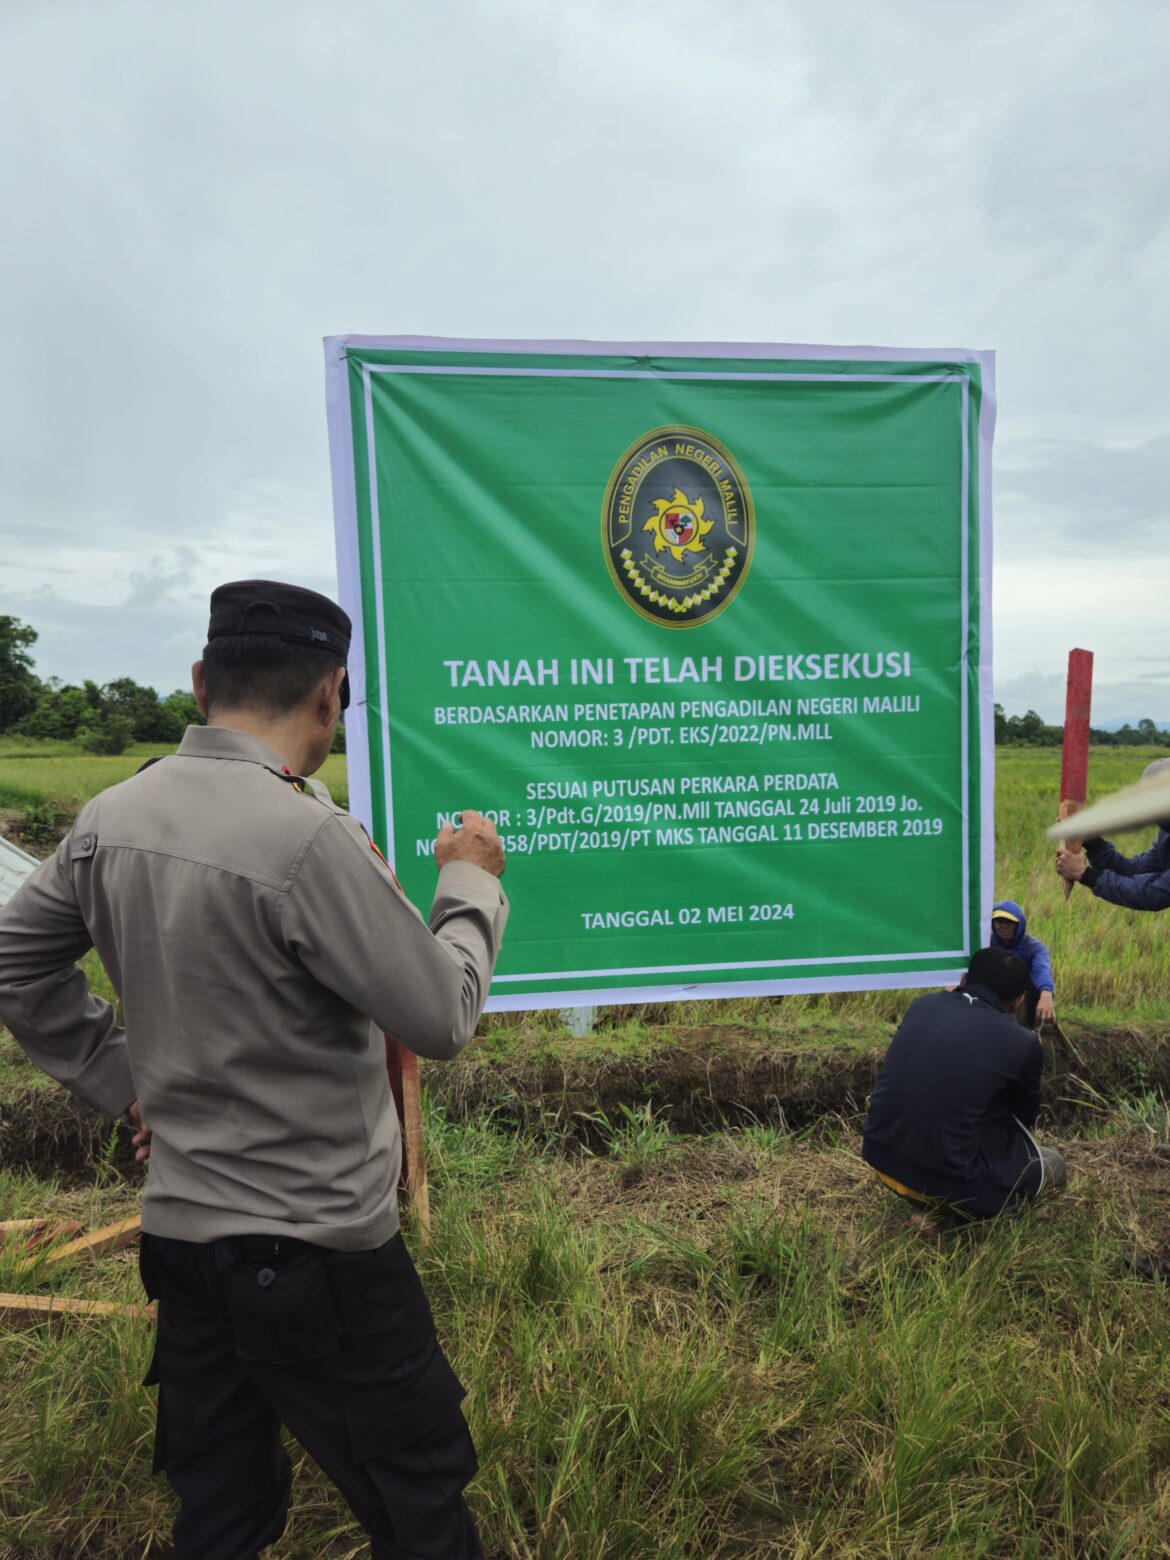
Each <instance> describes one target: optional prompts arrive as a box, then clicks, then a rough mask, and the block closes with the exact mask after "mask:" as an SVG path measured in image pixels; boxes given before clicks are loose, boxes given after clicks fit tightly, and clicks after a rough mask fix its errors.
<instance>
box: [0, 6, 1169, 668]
mask: <svg viewBox="0 0 1170 1560" xmlns="http://www.w3.org/2000/svg"><path fill="white" fill-rule="evenodd" d="M1168 42H1170V13H1167V12H1165V11H1163V10H1161V9H1160V8H1157V7H1153V6H1145V5H1133V4H1124V3H1123V4H1121V5H1117V4H1106V3H1104V0H1086V3H1085V4H1083V5H1078V6H1075V7H1069V6H1067V5H1061V4H1056V3H1053V0H1023V3H1021V4H1019V5H1016V6H1013V7H1010V8H1008V7H1001V8H985V9H984V11H983V12H981V13H980V19H979V26H978V27H976V28H973V27H972V26H971V25H970V16H969V15H968V13H967V12H965V11H963V10H961V9H959V8H956V7H945V6H938V5H937V4H930V3H927V0H892V3H891V4H888V5H883V6H880V7H879V6H866V5H861V4H856V3H853V4H850V3H844V4H841V5H838V6H828V7H820V8H814V7H811V6H810V7H784V6H776V5H773V4H770V3H765V0H727V4H725V5H724V6H723V7H721V8H718V10H716V11H713V10H712V9H711V8H710V7H709V6H706V5H700V4H698V3H697V0H684V3H672V4H670V5H667V4H665V3H653V0H652V3H650V4H647V5H642V6H631V5H628V4H626V3H619V0H581V3H580V4H577V5H574V6H572V7H567V8H566V7H557V6H549V5H547V4H546V3H544V0H498V3H496V4H494V5H491V6H485V5H482V4H476V3H473V0H443V3H441V4H438V5H433V6H411V5H407V4H405V3H403V0H349V3H347V4H346V5H345V6H335V7H325V6H321V5H319V4H317V3H315V0H312V3H310V0H255V3H253V4H250V5H248V6H240V5H238V4H235V3H228V0H203V3H201V4H200V5H199V6H192V7H181V6H180V7H173V6H172V7H163V6H158V5H155V4H152V3H150V0H106V3H104V4H103V5H102V6H101V7H94V6H92V5H90V4H89V3H87V0H56V3H55V4H54V5H53V6H43V5H37V4H35V3H33V0H9V4H7V5H6V6H5V7H3V10H2V14H0V137H2V138H3V142H4V144H5V146H6V147H8V148H9V154H8V155H7V156H6V157H5V158H4V159H3V160H2V162H0V202H2V203H3V209H4V210H5V212H6V214H8V216H9V219H10V221H9V227H10V229H11V231H12V232H13V233H14V234H15V235H16V241H14V242H10V243H9V244H7V245H6V246H5V248H4V251H3V255H2V257H0V279H2V283H3V285H0V330H2V339H3V341H4V343H5V350H4V353H3V355H2V357H0V441H2V443H3V448H2V450H0V559H2V560H6V562H4V563H3V564H0V610H2V611H15V612H17V615H21V616H25V617H26V618H29V619H31V620H34V621H35V622H36V623H37V624H38V626H40V627H41V629H42V645H41V647H40V648H42V649H43V651H44V654H45V657H46V658H50V657H51V658H52V659H53V662H54V666H53V669H54V670H60V672H61V674H62V675H66V676H74V677H77V676H80V675H83V673H84V667H85V666H86V665H88V664H89V662H90V661H91V660H93V659H95V658H96V659H99V660H103V664H104V658H106V657H107V655H109V656H113V655H114V654H115V652H117V653H118V654H121V655H124V656H130V655H133V656H134V657H138V658H139V659H137V660H133V661H131V660H123V661H122V663H121V664H120V665H118V666H117V667H112V668H111V670H110V675H114V674H116V673H117V672H131V673H132V674H134V675H139V676H141V677H142V678H143V679H144V680H148V681H155V682H158V683H160V684H161V683H166V682H168V681H172V680H173V679H174V677H175V676H176V672H175V665H176V659H175V657H174V656H172V655H171V653H170V652H164V651H163V650H162V648H161V647H162V646H163V645H164V644H166V643H168V642H170V641H171V640H172V639H174V638H175V637H176V636H180V637H181V636H182V635H183V634H186V633H188V632H190V631H189V630H187V629H185V628H184V627H183V623H185V622H188V621H190V622H194V623H196V624H197V625H198V620H199V618H200V615H201V614H202V613H204V612H205V610H206V593H207V591H208V590H209V589H210V587H211V586H212V585H213V584H214V583H216V581H217V580H219V579H223V578H226V577H242V576H244V575H247V574H282V575H285V576H286V577H290V578H297V579H300V580H302V581H303V582H304V583H306V584H311V585H313V586H314V587H315V588H319V589H325V590H332V589H333V587H334V583H335V581H334V576H333V539H332V525H331V518H330V499H329V486H328V460H327V452H326V441H325V422H324V393H323V374H322V361H321V348H320V338H321V337H322V336H323V335H325V334H327V333H330V332H333V331H345V330H352V331H366V332H378V331H382V332H397V331H420V332H429V333H439V334H450V335H483V336H493V335H496V336H522V335H531V336H554V337H563V336H590V335H592V336H598V337H604V338H610V339H623V338H629V339H634V340H637V339H662V340H687V339H715V340H720V339H722V340H735V339H740V340H748V341H753V340H754V341H760V340H773V341H785V340H789V341H810V340H811V341H818V340H819V341H838V342H851V341H852V342H879V343H883V342H884V343H887V344H891V345H930V344H936V345H970V346H992V347H996V348H997V349H998V350H999V353H1000V359H999V395H1000V418H999V429H998V435H997V438H998V469H999V473H1000V476H999V492H998V515H999V519H1000V524H999V532H998V538H997V558H998V560H999V561H998V566H997V592H998V597H997V599H998V600H999V602H1000V603H1001V605H1000V607H999V608H998V609H997V622H996V646H997V667H998V668H999V669H1000V670H1001V672H1004V673H1006V674H1007V675H1008V677H1009V678H1010V677H1011V675H1012V674H1013V673H1016V674H1017V675H1025V674H1023V673H1022V671H1021V669H1022V668H1025V667H1029V666H1040V667H1048V666H1053V667H1060V666H1062V665H1063V655H1064V651H1065V650H1066V649H1067V644H1068V636H1069V633H1070V628H1069V619H1070V616H1071V618H1073V619H1077V618H1078V617H1079V618H1080V619H1081V620H1082V621H1083V618H1084V616H1085V613H1084V607H1085V604H1086V603H1088V602H1090V601H1091V602H1092V607H1093V611H1092V620H1091V626H1092V633H1093V635H1094V645H1095V647H1096V648H1097V650H1098V655H1099V661H1098V669H1099V673H1100V674H1101V675H1102V676H1109V677H1111V678H1114V679H1115V680H1117V681H1118V684H1119V685H1121V684H1122V682H1123V680H1125V679H1128V680H1129V681H1131V682H1132V681H1133V680H1134V679H1133V678H1131V677H1130V673H1131V671H1133V670H1136V669H1135V668H1134V667H1133V665H1132V662H1133V659H1134V658H1135V657H1136V656H1139V655H1142V654H1144V653H1146V652H1147V651H1148V650H1149V648H1150V636H1151V634H1152V633H1153V632H1154V628H1153V620H1152V618H1151V617H1150V615H1149V613H1148V611H1142V612H1140V613H1139V612H1135V610H1134V604H1133V601H1132V600H1131V599H1128V596H1127V592H1126V591H1125V588H1124V586H1125V581H1126V574H1125V572H1124V571H1125V568H1126V566H1127V565H1128V566H1129V567H1131V568H1133V569H1136V570H1143V571H1146V572H1147V573H1148V572H1149V571H1150V569H1151V568H1152V567H1156V566H1157V560H1165V561H1166V562H1167V563H1170V556H1167V555H1170V533H1167V532H1166V530H1165V525H1164V521H1165V518H1166V515H1165V498H1164V494H1165V493H1166V492H1167V491H1168V488H1167V482H1166V477H1167V475H1168V474H1170V473H1168V465H1170V422H1168V418H1167V414H1166V412H1165V409H1164V408H1165V401H1164V394H1163V391H1162V384H1161V363H1162V360H1163V357H1164V355H1165V354H1164V348H1165V345H1166V341H1167V335H1168V327H1170V301H1168V294H1167V291H1166V288H1165V283H1164V278H1165V275H1166V271H1167V265H1168V263H1170V226H1168V217H1170V200H1168V197H1167V191H1168V190H1170V167H1168V161H1170V134H1167V131H1168V130H1170V124H1168V122H1167V115H1168V112H1170V108H1168V104H1170V98H1168V95H1167V94H1166V93H1165V91H1164V86H1163V82H1162V79H1161V75H1162V68H1163V62H1164V60H1165V58H1166V48H1167V43H1168ZM1163 534H1166V535H1167V537H1168V540H1167V541H1166V542H1165V543H1163V541H1162V540H1161V538H1162V535H1163ZM1054 556H1059V557H1060V558H1061V559H1062V560H1063V561H1064V571H1063V573H1062V575H1061V584H1062V588H1063V590H1064V591H1065V592H1067V593H1068V598H1069V603H1070V606H1069V610H1068V611H1064V612H1062V611H1058V610H1057V609H1056V607H1055V606H1050V605H1049V603H1048V601H1047V600H1046V599H1045V593H1044V590H1043V588H1042V587H1043V585H1044V583H1045V582H1047V581H1050V579H1051V562H1052V559H1053V557H1054ZM152 560H157V562H154V561H152ZM1103 560H1106V561H1108V562H1109V563H1110V564H1111V565H1114V564H1115V565H1117V568H1116V570H1114V571H1113V572H1109V573H1108V575H1107V577H1106V576H1104V575H1103V569H1102V565H1103ZM1104 578H1107V587H1106V585H1103V583H1102V582H1103V579H1104ZM1021 582H1028V583H1030V582H1036V589H1035V590H1034V591H1032V590H1024V589H1023V588H1021ZM47 583H48V584H52V585H53V586H54V587H55V589H56V591H57V592H58V594H59V597H60V600H61V603H62V608H61V614H60V616H59V617H56V616H53V614H52V612H51V611H50V608H51V604H52V600H51V598H46V597H43V596H40V597H38V596H37V595H36V594H35V593H36V591H37V590H38V588H39V587H41V586H43V585H45V584H47ZM160 589H161V591H162V596H161V597H160V596H159V594H158V592H159V590H160ZM114 603H117V606H116V607H114V606H113V605H112V604H114ZM180 619H181V620H182V622H180V621H179V620H180ZM184 653H185V652H184ZM70 655H76V656H77V657H78V664H77V665H76V666H75V667H74V666H71V665H67V664H66V661H67V659H68V657H69V656H70ZM58 657H59V658H60V663H59V665H58ZM183 675H184V676H185V672H184V674H183Z"/></svg>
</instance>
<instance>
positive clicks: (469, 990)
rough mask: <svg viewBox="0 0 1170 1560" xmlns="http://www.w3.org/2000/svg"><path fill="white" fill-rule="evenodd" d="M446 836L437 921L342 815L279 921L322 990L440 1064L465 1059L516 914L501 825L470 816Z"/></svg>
mask: <svg viewBox="0 0 1170 1560" xmlns="http://www.w3.org/2000/svg"><path fill="white" fill-rule="evenodd" d="M446 827H447V828H448V829H450V825H447V826H446ZM440 839H441V841H442V844H443V847H444V848H443V849H442V850H440V847H439V846H438V845H437V846H436V851H435V855H436V859H437V860H440V861H441V863H442V864H441V865H440V869H439V882H438V885H437V887H436V890H435V897H434V900H433V902H432V905H431V912H430V924H429V926H428V925H427V924H426V923H425V922H424V921H423V920H422V918H421V916H420V915H419V914H418V912H417V911H416V910H415V909H414V907H413V905H411V903H410V901H409V900H408V899H407V898H406V897H405V895H404V894H403V893H402V890H401V889H400V888H399V886H398V883H397V881H396V880H395V878H394V876H393V874H392V873H391V871H390V869H389V868H388V867H387V866H386V864H385V862H384V861H383V860H382V858H381V857H380V856H379V855H378V853H377V852H376V851H375V850H374V849H373V848H372V847H371V845H370V842H369V840H368V839H367V838H366V836H365V835H364V833H363V832H362V830H361V828H360V826H359V825H358V824H356V823H355V822H354V821H353V820H352V819H347V818H343V817H341V816H340V815H334V816H333V817H332V818H330V819H329V820H328V821H327V823H326V824H325V826H324V827H323V828H322V829H321V830H320V831H319V832H318V834H317V836H316V838H315V839H314V841H313V844H312V846H311V848H310V849H309V851H308V852H307V853H306V855H305V859H304V861H303V863H302V865H301V868H300V870H299V871H298V873H297V877H296V881H295V882H294V884H293V886H292V889H291V891H290V893H289V895H288V898H287V900H286V903H285V908H284V912H283V915H282V918H281V930H282V932H283V934H284V936H285V938H286V940H287V942H288V945H289V948H290V949H291V950H292V951H293V952H295V953H296V955H297V957H298V958H299V959H300V960H301V962H302V963H303V964H304V965H305V967H306V969H308V970H309V972H310V973H311V974H312V975H313V976H314V978H315V979H316V980H318V981H319V982H320V983H321V985H323V986H327V987H329V989H330V990H331V991H335V992H336V993H337V995H338V996H340V997H342V998H343V999H344V1000H345V1001H346V1002H348V1003H349V1004H350V1005H351V1006H352V1007H354V1008H356V1009H357V1010H358V1012H360V1013H362V1014H364V1015H365V1017H367V1018H369V1019H371V1020H372V1021H373V1022H374V1023H375V1024H376V1025H377V1026H378V1028H379V1029H381V1030H383V1031H384V1033H386V1034H389V1035H392V1036H393V1037H394V1039H395V1040H398V1041H399V1042H400V1043H401V1044H402V1045H405V1046H407V1047H408V1048H409V1049H410V1050H412V1051H415V1052H417V1053H418V1055H420V1056H429V1057H434V1058H446V1057H452V1056H455V1055H457V1054H458V1052H459V1051H461V1050H462V1049H463V1047H464V1046H465V1045H466V1044H467V1042H468V1041H469V1040H470V1039H471V1036H472V1035H473V1034H474V1032H475V1026H476V1024H477V1023H478V1022H479V1018H480V1014H481V1013H482V1012H483V1007H484V1003H485V1002H486V1001H487V994H488V987H489V985H490V983H491V976H492V970H493V969H494V967H495V962H496V959H497V957H498V955H499V951H500V942H501V939H502V938H503V935H504V927H505V925H506V923H507V919H508V901H507V899H506V897H505V896H504V893H503V891H502V889H501V887H500V882H499V876H498V874H499V873H501V872H502V871H503V870H504V856H503V850H502V848H501V847H500V844H499V839H498V837H497V836H496V833H495V827H494V825H493V824H491V823H490V821H489V820H487V819H483V818H480V817H479V815H478V814H477V813H468V814H467V815H466V822H465V823H464V825H463V827H462V828H460V829H458V830H454V831H451V837H448V838H447V839H445V840H444V839H443V837H442V836H440ZM481 861H482V862H490V863H491V865H481V864H480V862H481Z"/></svg>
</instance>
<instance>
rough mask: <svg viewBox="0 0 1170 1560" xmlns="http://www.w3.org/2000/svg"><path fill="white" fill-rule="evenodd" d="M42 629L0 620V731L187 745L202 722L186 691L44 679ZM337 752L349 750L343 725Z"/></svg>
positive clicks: (118, 680) (93, 746)
mask: <svg viewBox="0 0 1170 1560" xmlns="http://www.w3.org/2000/svg"><path fill="white" fill-rule="evenodd" d="M36 642H37V631H36V629H35V628H30V627H29V626H28V624H27V623H22V622H21V621H20V619H19V618H14V617H3V616H0V733H5V734H10V735H15V736H22V737H43V738H49V739H51V740H54V741H58V742H76V743H78V744H79V745H80V746H81V747H83V748H84V749H85V750H86V752H88V753H108V754H113V753H122V752H124V751H125V749H126V748H128V747H129V746H130V744H131V743H132V742H158V743H163V742H174V743H178V742H179V741H181V740H182V736H183V732H184V731H185V730H186V729H187V727H188V726H202V725H203V723H204V722H203V716H202V715H201V714H200V713H199V706H198V705H197V704H196V703H195V700H194V697H193V696H192V694H191V693H190V691H189V690H184V689H182V688H176V689H175V691H174V693H168V694H166V695H165V696H164V697H162V698H160V697H159V695H158V694H157V693H156V692H155V690H154V689H153V688H145V687H143V686H142V685H141V684H140V683H136V682H135V681H134V679H133V678H132V677H115V678H114V680H113V681H112V682H108V683H103V684H102V685H101V686H100V687H99V686H98V684H97V683H95V682H91V681H90V680H89V679H88V678H87V679H86V680H85V682H83V683H82V684H81V686H80V687H78V686H77V685H76V684H75V683H63V682H62V681H61V679H60V678H59V677H50V678H48V679H47V680H45V681H42V680H41V678H39V677H38V676H37V674H36V672H35V671H34V670H33V658H32V647H33V645H35V644H36ZM333 751H334V752H335V753H344V752H345V736H344V731H343V729H342V728H341V727H340V726H339V727H338V732H337V738H336V739H335V740H334V744H333Z"/></svg>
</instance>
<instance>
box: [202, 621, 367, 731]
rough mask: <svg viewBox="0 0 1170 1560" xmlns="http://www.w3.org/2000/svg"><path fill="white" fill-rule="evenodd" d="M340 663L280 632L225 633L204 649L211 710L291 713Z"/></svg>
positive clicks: (204, 676) (328, 655)
mask: <svg viewBox="0 0 1170 1560" xmlns="http://www.w3.org/2000/svg"><path fill="white" fill-rule="evenodd" d="M340 665H341V662H340V661H339V660H338V658H337V657H336V656H335V655H330V654H329V652H328V651H327V650H314V649H312V648H311V647H310V646H308V645H300V644H293V643H290V642H289V640H287V639H282V638H281V637H280V635H279V634H225V635H223V636H222V637H220V638H217V639H213V640H211V641H210V643H209V644H208V645H207V646H206V648H205V649H204V651H203V686H204V690H205V692H206V694H207V704H208V708H209V709H212V710H216V709H221V710H262V711H264V712H265V713H266V714H270V715H288V714H290V713H291V711H293V710H295V709H296V708H297V706H298V705H299V704H303V703H304V701H305V700H306V699H307V698H308V697H309V695H310V694H311V693H312V691H313V689H314V688H316V687H317V685H318V683H320V682H321V681H322V679H323V678H325V677H328V675H329V673H330V672H334V671H336V670H337V668H338V667H339V666H340Z"/></svg>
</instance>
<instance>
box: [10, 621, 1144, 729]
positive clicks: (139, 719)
mask: <svg viewBox="0 0 1170 1560" xmlns="http://www.w3.org/2000/svg"><path fill="white" fill-rule="evenodd" d="M36 642H37V631H36V629H35V628H30V627H29V626H28V624H27V623H22V622H21V621H20V619H19V618H15V617H4V616H0V733H12V734H15V735H18V736H25V737H47V738H51V739H55V740H57V741H63V742H77V743H79V744H80V745H81V746H82V747H83V748H85V749H86V750H87V751H88V752H90V753H121V752H123V751H124V749H125V748H127V747H129V745H130V743H131V742H160V743H161V742H178V741H180V739H181V738H182V735H183V732H184V730H185V729H186V728H187V727H188V726H201V725H202V724H203V716H202V715H201V714H200V713H199V707H198V705H197V704H196V703H195V700H194V699H193V698H192V696H191V694H190V692H188V691H186V690H184V689H182V688H176V689H175V691H174V692H173V693H168V694H166V695H165V696H164V697H162V698H160V697H159V695H158V694H157V693H156V692H155V690H154V689H153V688H145V687H143V686H142V685H141V684H140V683H136V682H135V681H134V680H133V678H131V677H116V678H114V680H113V682H108V683H104V684H102V686H100V687H99V686H98V684H97V683H95V682H91V681H90V680H89V679H88V678H87V679H86V681H85V682H83V683H82V684H81V686H80V687H78V686H77V685H76V684H74V683H63V682H62V681H61V680H60V678H59V677H50V678H48V679H47V680H46V681H42V680H41V678H39V677H38V676H37V674H36V672H35V671H34V670H33V658H32V647H33V645H35V644H36ZM1063 739H1064V727H1063V726H1049V725H1047V724H1046V723H1045V722H1044V721H1042V720H1041V719H1040V717H1039V715H1037V713H1036V711H1035V710H1029V711H1028V712H1027V714H1026V715H1005V714H1004V712H1003V706H1002V704H997V705H996V706H995V741H996V745H997V746H998V747H1059V746H1060V744H1061V742H1062V741H1063ZM1092 740H1093V742H1095V743H1099V744H1100V745H1101V746H1102V747H1170V731H1166V730H1164V729H1162V728H1161V727H1159V726H1156V725H1155V724H1154V722H1153V721H1152V720H1139V721H1138V723H1137V725H1136V726H1130V725H1125V726H1122V727H1121V729H1120V730H1119V731H1101V730H1098V729H1097V728H1096V727H1094V728H1093V730H1092ZM333 751H334V752H335V753H344V752H345V732H344V728H343V727H338V731H337V740H336V741H335V742H334V744H333Z"/></svg>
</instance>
